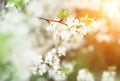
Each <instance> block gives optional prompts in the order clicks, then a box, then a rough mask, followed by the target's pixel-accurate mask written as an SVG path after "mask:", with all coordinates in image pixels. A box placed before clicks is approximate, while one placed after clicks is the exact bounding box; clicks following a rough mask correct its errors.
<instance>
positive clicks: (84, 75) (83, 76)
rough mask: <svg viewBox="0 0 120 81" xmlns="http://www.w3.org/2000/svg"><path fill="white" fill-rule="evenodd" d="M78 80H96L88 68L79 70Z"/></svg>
mask: <svg viewBox="0 0 120 81" xmlns="http://www.w3.org/2000/svg"><path fill="white" fill-rule="evenodd" d="M77 81H94V77H93V75H92V74H91V73H90V72H89V71H87V70H86V69H81V70H79V72H78V75H77Z"/></svg>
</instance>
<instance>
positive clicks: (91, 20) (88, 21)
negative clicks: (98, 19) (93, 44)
mask: <svg viewBox="0 0 120 81" xmlns="http://www.w3.org/2000/svg"><path fill="white" fill-rule="evenodd" d="M79 20H80V22H83V23H86V24H88V25H90V24H91V23H92V22H93V21H94V20H95V18H89V16H88V14H86V15H85V16H84V17H79Z"/></svg>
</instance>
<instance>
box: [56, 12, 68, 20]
mask: <svg viewBox="0 0 120 81" xmlns="http://www.w3.org/2000/svg"><path fill="white" fill-rule="evenodd" d="M68 16H69V12H68V11H67V10H62V11H60V12H59V13H58V17H59V18H61V19H66V18H67V17H68Z"/></svg>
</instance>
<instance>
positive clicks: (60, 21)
mask: <svg viewBox="0 0 120 81" xmlns="http://www.w3.org/2000/svg"><path fill="white" fill-rule="evenodd" d="M38 18H39V19H42V20H46V21H47V22H48V23H50V21H52V22H57V23H60V24H63V25H67V24H66V23H63V22H62V20H59V21H57V20H51V19H46V18H42V17H38Z"/></svg>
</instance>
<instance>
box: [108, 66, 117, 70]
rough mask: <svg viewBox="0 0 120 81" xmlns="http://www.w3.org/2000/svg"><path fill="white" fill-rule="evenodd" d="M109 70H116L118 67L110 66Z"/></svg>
mask: <svg viewBox="0 0 120 81" xmlns="http://www.w3.org/2000/svg"><path fill="white" fill-rule="evenodd" d="M108 70H109V71H114V70H116V67H115V66H110V67H109V68H108Z"/></svg>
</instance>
